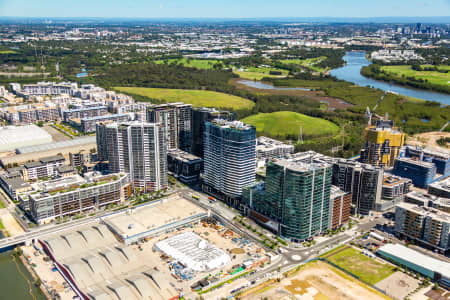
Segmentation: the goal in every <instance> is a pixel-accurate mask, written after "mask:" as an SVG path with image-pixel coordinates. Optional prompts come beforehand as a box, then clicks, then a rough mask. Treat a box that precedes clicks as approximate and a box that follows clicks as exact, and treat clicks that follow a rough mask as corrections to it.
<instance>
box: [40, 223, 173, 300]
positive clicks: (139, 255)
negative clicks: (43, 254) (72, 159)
mask: <svg viewBox="0 0 450 300" xmlns="http://www.w3.org/2000/svg"><path fill="white" fill-rule="evenodd" d="M42 242H43V243H44V244H45V245H46V247H47V248H48V249H49V250H50V251H51V252H52V254H53V256H54V257H55V259H56V260H57V261H58V263H59V264H60V266H62V267H63V268H65V269H66V270H67V271H68V272H69V274H70V275H71V277H72V279H73V280H74V282H75V284H76V285H77V287H78V288H79V289H81V290H82V291H83V292H84V293H86V294H87V295H89V297H91V299H96V300H106V299H108V300H109V299H111V300H113V299H120V300H125V299H126V300H138V299H144V298H145V299H171V298H172V297H174V296H176V295H177V294H178V292H177V291H176V290H175V289H174V288H173V287H172V286H171V285H169V279H170V278H169V277H168V275H167V274H166V273H164V272H160V271H159V270H158V269H156V268H153V267H154V266H155V263H157V262H158V261H155V260H154V258H153V257H152V256H150V255H149V254H148V252H143V251H138V249H136V248H134V247H132V246H126V245H124V244H123V243H120V242H119V241H118V240H117V239H116V238H115V236H114V235H113V233H112V232H111V231H110V230H109V229H108V227H107V226H106V225H104V224H101V223H100V222H93V223H91V224H89V225H85V226H82V227H77V228H74V229H69V230H66V231H63V232H58V233H55V234H52V235H50V236H46V237H45V238H44V239H42Z"/></svg>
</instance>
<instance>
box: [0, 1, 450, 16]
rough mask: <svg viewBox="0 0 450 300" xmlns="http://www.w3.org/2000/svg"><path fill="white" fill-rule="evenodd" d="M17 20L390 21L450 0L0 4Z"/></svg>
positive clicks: (427, 12)
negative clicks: (377, 19)
mask: <svg viewBox="0 0 450 300" xmlns="http://www.w3.org/2000/svg"><path fill="white" fill-rule="evenodd" d="M0 16H18V17H144V18H258V17H389V16H411V17H413V16H424V17H425V16H450V0H270V1H268V0H0Z"/></svg>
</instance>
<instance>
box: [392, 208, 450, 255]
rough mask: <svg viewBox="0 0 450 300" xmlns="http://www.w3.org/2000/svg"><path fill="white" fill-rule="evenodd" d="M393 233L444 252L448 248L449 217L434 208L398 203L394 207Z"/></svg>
mask: <svg viewBox="0 0 450 300" xmlns="http://www.w3.org/2000/svg"><path fill="white" fill-rule="evenodd" d="M395 232H396V234H397V235H399V236H400V237H406V238H408V239H410V240H414V241H416V242H418V243H419V244H423V245H425V246H427V247H431V248H434V249H437V250H439V251H441V252H446V251H447V250H448V249H449V248H450V243H449V234H450V215H449V214H448V213H445V212H443V211H440V210H437V209H435V208H429V207H424V206H417V205H415V204H412V203H406V202H404V203H399V204H397V206H396V207H395Z"/></svg>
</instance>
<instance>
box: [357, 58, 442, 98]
mask: <svg viewBox="0 0 450 300" xmlns="http://www.w3.org/2000/svg"><path fill="white" fill-rule="evenodd" d="M389 67H390V66H389ZM392 67H393V68H388V66H386V67H384V66H379V65H375V64H372V65H370V66H366V67H362V68H361V75H363V76H366V77H368V78H373V79H376V80H381V81H384V82H392V83H393V84H396V85H402V86H409V87H412V88H414V89H422V90H425V91H434V92H437V93H443V94H450V85H449V84H448V82H450V73H442V74H445V77H448V78H446V79H445V78H444V79H441V78H440V79H441V80H439V82H445V85H444V84H437V83H436V82H437V80H434V78H433V77H432V75H431V74H429V75H428V76H425V75H426V74H425V73H424V72H416V71H414V70H409V69H408V68H407V67H409V66H392ZM394 67H396V68H395V69H394ZM400 67H403V68H400ZM405 67H406V68H405ZM430 73H431V72H430ZM435 73H436V72H435ZM447 79H448V80H447ZM445 80H447V81H445Z"/></svg>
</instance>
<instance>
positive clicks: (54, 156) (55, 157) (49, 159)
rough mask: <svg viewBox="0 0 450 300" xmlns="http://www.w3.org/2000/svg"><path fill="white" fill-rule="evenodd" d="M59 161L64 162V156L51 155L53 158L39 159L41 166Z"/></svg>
mask: <svg viewBox="0 0 450 300" xmlns="http://www.w3.org/2000/svg"><path fill="white" fill-rule="evenodd" d="M60 160H65V159H64V156H62V155H53V156H47V157H42V158H41V159H39V161H40V162H42V163H43V164H45V163H51V162H55V161H60Z"/></svg>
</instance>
